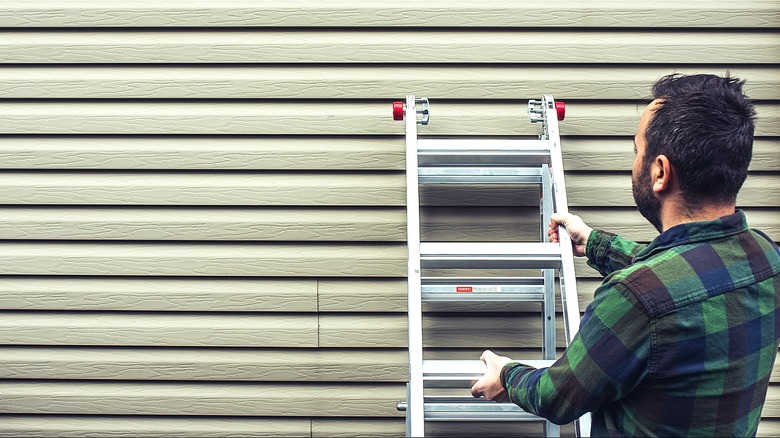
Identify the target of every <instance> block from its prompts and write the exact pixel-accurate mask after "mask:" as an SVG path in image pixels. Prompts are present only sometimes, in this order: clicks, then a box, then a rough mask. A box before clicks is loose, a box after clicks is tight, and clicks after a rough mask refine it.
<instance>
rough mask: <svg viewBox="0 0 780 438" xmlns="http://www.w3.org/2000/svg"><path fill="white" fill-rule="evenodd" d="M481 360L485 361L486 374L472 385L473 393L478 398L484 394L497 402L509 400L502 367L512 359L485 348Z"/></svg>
mask: <svg viewBox="0 0 780 438" xmlns="http://www.w3.org/2000/svg"><path fill="white" fill-rule="evenodd" d="M480 360H482V362H485V365H487V370H486V371H485V375H484V376H482V378H480V379H479V380H477V382H476V383H475V384H474V386H472V387H471V395H473V396H474V397H476V398H479V397H482V396H484V397H485V398H486V399H488V400H494V401H497V402H505V401H509V394H507V392H506V389H504V387H503V385H501V369H502V368H504V365H506V364H507V363H508V362H511V361H512V359H510V358H508V357H504V356H499V355H497V354H496V353H493V352H492V351H490V350H485V352H484V353H482V356H480Z"/></svg>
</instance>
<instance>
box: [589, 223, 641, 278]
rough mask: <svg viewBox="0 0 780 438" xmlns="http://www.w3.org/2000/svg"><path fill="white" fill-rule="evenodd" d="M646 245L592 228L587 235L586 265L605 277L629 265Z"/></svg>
mask: <svg viewBox="0 0 780 438" xmlns="http://www.w3.org/2000/svg"><path fill="white" fill-rule="evenodd" d="M646 247H647V245H641V244H639V243H636V242H634V241H631V240H628V239H624V238H622V237H620V236H618V235H616V234H612V233H608V232H606V231H601V230H593V231H591V232H590V236H588V245H587V246H586V247H585V255H586V256H587V257H588V266H590V267H591V268H593V269H595V270H597V271H599V273H600V274H601V275H603V276H605V277H606V276H608V275H609V274H611V273H613V272H615V271H618V270H620V269H625V268H626V267H628V266H631V264H632V261H633V259H634V257H635V256H636V255H637V254H639V253H640V252H641V251H642V250H643V249H645V248H646Z"/></svg>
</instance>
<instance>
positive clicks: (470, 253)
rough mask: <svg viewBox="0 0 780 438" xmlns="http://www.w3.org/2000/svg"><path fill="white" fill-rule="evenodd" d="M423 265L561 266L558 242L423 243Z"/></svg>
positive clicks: (421, 249) (506, 267)
mask: <svg viewBox="0 0 780 438" xmlns="http://www.w3.org/2000/svg"><path fill="white" fill-rule="evenodd" d="M420 263H421V266H422V268H423V269H425V268H436V269H456V268H467V269H468V268H470V269H483V268H484V269H558V268H560V266H561V253H560V246H559V244H557V243H540V242H535V243H526V242H522V243H518V242H511V243H509V242H507V243H505V242H501V243H494V242H491V243H481V242H423V243H420Z"/></svg>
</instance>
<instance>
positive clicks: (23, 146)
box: [0, 113, 405, 171]
mask: <svg viewBox="0 0 780 438" xmlns="http://www.w3.org/2000/svg"><path fill="white" fill-rule="evenodd" d="M388 114H389V113H388ZM404 161H405V159H404V141H403V139H401V138H398V137H357V136H353V137H341V138H327V137H319V138H317V137H298V138H296V137H292V138H289V137H288V138H278V137H272V138H265V137H256V138H246V137H187V138H182V137H151V138H150V137H76V138H73V137H7V138H4V139H3V147H2V150H0V168H4V169H62V170H74V169H148V170H159V169H165V170H168V169H176V170H215V169H234V170H287V171H291V170H320V171H322V170H361V171H362V170H400V171H403V170H404Z"/></svg>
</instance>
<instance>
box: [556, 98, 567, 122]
mask: <svg viewBox="0 0 780 438" xmlns="http://www.w3.org/2000/svg"><path fill="white" fill-rule="evenodd" d="M555 112H557V113H558V121H561V120H563V119H564V118H566V104H565V103H563V102H555Z"/></svg>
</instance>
